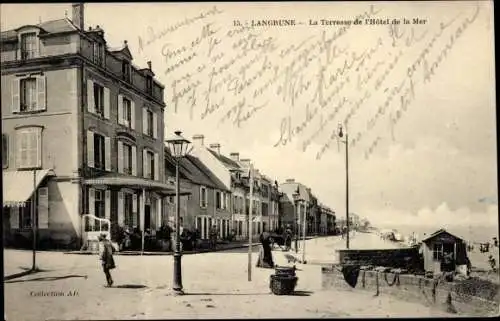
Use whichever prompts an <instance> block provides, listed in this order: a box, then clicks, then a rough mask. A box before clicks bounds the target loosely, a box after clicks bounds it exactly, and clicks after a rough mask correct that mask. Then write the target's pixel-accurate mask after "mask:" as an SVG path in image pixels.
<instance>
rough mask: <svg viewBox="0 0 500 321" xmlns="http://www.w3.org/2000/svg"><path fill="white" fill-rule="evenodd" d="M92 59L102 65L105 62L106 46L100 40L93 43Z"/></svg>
mask: <svg viewBox="0 0 500 321" xmlns="http://www.w3.org/2000/svg"><path fill="white" fill-rule="evenodd" d="M92 61H93V62H94V63H95V64H97V65H100V66H102V64H103V62H104V46H103V45H102V43H100V42H93V43H92Z"/></svg>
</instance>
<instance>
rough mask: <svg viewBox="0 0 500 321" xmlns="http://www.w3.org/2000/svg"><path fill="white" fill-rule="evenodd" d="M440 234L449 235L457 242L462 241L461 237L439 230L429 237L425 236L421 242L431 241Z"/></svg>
mask: <svg viewBox="0 0 500 321" xmlns="http://www.w3.org/2000/svg"><path fill="white" fill-rule="evenodd" d="M441 234H448V235H450V236H451V237H453V238H456V239H458V240H462V241H463V239H462V238H461V237H458V236H456V235H453V234H451V233H450V232H448V231H446V230H445V229H439V230H437V231H436V232H434V233H432V234H431V235H429V236H427V237H426V238H424V239H422V242H428V241H429V240H431V239H433V238H435V237H436V236H438V235H441Z"/></svg>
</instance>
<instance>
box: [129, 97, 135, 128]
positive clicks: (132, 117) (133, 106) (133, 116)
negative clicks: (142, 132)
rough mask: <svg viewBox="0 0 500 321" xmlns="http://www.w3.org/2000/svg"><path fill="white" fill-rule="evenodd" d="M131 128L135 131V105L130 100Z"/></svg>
mask: <svg viewBox="0 0 500 321" xmlns="http://www.w3.org/2000/svg"><path fill="white" fill-rule="evenodd" d="M130 115H131V117H130V128H132V129H135V117H136V116H135V103H134V101H133V100H130Z"/></svg>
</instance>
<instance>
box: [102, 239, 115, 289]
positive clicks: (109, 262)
mask: <svg viewBox="0 0 500 321" xmlns="http://www.w3.org/2000/svg"><path fill="white" fill-rule="evenodd" d="M99 260H100V261H101V265H102V269H103V271H104V275H105V276H106V281H107V283H108V285H107V286H108V287H111V286H113V278H112V277H111V273H110V270H112V269H114V268H115V267H116V266H115V260H114V259H113V246H112V244H111V241H110V240H108V239H107V238H106V234H104V233H103V234H101V235H99Z"/></svg>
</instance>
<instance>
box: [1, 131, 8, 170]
mask: <svg viewBox="0 0 500 321" xmlns="http://www.w3.org/2000/svg"><path fill="white" fill-rule="evenodd" d="M7 167H9V137H8V136H7V134H2V168H7Z"/></svg>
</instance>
